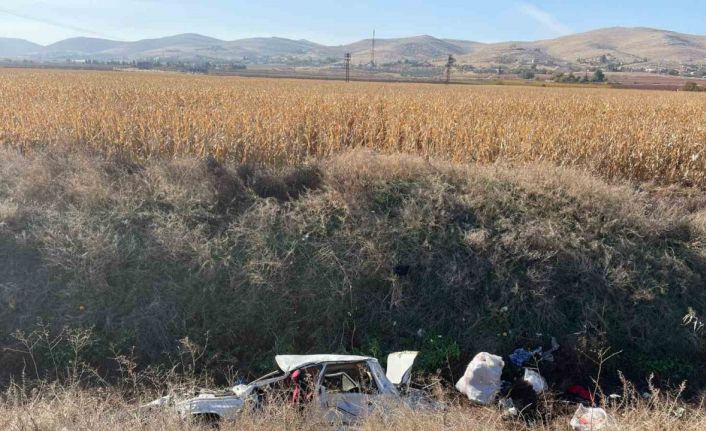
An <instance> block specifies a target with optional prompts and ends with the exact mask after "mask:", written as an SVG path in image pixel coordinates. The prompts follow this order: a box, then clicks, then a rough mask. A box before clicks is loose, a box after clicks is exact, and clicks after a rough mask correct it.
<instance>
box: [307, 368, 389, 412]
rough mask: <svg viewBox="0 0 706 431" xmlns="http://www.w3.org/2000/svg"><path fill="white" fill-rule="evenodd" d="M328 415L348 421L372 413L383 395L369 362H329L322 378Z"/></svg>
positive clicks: (322, 399) (323, 405) (321, 391)
mask: <svg viewBox="0 0 706 431" xmlns="http://www.w3.org/2000/svg"><path fill="white" fill-rule="evenodd" d="M319 382H320V383H319V402H320V405H321V408H322V409H323V410H324V416H325V418H326V419H327V420H328V421H330V422H332V423H343V424H349V423H354V422H356V421H358V420H359V419H361V418H363V417H365V416H367V415H368V414H370V412H371V411H373V409H374V408H375V407H376V406H377V405H378V404H379V400H380V398H381V396H382V395H383V393H382V391H381V390H380V387H379V385H378V382H377V379H376V376H375V374H374V373H373V370H371V369H370V367H369V366H368V363H367V362H356V363H346V364H326V366H325V367H324V369H323V372H322V373H321V378H320V380H319Z"/></svg>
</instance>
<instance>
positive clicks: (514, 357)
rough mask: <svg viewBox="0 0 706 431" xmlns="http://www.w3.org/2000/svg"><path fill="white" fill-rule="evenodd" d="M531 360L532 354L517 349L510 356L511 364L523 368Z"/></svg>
mask: <svg viewBox="0 0 706 431" xmlns="http://www.w3.org/2000/svg"><path fill="white" fill-rule="evenodd" d="M530 359H532V353H531V352H528V351H527V350H525V349H517V350H515V351H514V352H512V353H511V354H510V362H512V363H513V364H514V365H515V366H517V367H521V366H523V365H524V364H525V363H526V362H528V361H529V360H530Z"/></svg>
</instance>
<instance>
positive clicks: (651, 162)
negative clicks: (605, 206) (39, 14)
mask: <svg viewBox="0 0 706 431" xmlns="http://www.w3.org/2000/svg"><path fill="white" fill-rule="evenodd" d="M0 101H1V102H2V103H1V105H0V144H1V145H5V146H12V147H17V148H21V149H23V150H28V151H32V150H33V149H35V148H38V147H44V146H47V145H48V146H52V145H71V146H81V147H88V148H91V149H97V150H99V151H102V152H118V151H119V152H127V153H129V154H131V155H134V156H137V157H140V158H151V157H155V156H166V157H173V156H184V155H195V156H204V155H208V154H214V155H216V156H217V157H219V158H221V159H228V160H237V161H241V160H248V161H253V162H264V163H272V164H283V163H295V162H300V161H302V160H305V159H308V158H310V157H315V158H320V157H326V156H329V155H332V154H336V153H340V152H342V151H345V150H348V149H351V148H357V147H365V148H370V149H374V150H376V151H379V152H383V153H394V152H404V153H412V154H417V155H422V156H425V157H433V158H440V159H447V160H452V161H458V162H482V163H492V162H495V161H504V162H510V163H516V162H528V161H538V160H541V161H551V162H553V163H556V164H559V165H575V166H580V167H584V168H586V169H588V170H590V171H592V172H594V173H598V174H600V175H602V176H604V177H608V178H623V179H632V180H639V181H655V182H659V183H678V184H688V185H697V186H706V154H703V151H704V146H705V145H706V97H705V96H704V95H702V94H688V93H677V92H674V93H667V92H648V91H628V90H613V89H608V88H606V89H595V88H590V89H589V88H541V87H515V86H512V87H510V86H449V87H445V86H438V85H419V84H373V83H352V84H344V83H342V82H317V81H288V80H265V79H247V78H224V77H196V76H183V75H171V74H158V73H124V72H68V71H36V70H35V71H29V70H0Z"/></svg>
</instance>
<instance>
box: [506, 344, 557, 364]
mask: <svg viewBox="0 0 706 431" xmlns="http://www.w3.org/2000/svg"><path fill="white" fill-rule="evenodd" d="M559 347H560V346H559V343H558V342H557V341H556V338H555V337H552V348H551V349H550V350H547V351H546V352H545V351H544V348H543V347H542V346H539V347H537V348H536V349H534V350H532V351H529V350H527V349H522V348H520V349H515V351H514V352H512V353H511V354H510V362H512V363H513V365H515V366H517V367H522V366H524V365H525V364H527V363H528V362H532V361H533V360H534V361H535V362H541V361H546V362H554V352H556V351H557V350H559Z"/></svg>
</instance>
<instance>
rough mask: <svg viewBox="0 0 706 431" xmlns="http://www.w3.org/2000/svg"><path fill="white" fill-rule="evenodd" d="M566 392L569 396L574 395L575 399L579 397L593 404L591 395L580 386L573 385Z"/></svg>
mask: <svg viewBox="0 0 706 431" xmlns="http://www.w3.org/2000/svg"><path fill="white" fill-rule="evenodd" d="M566 392H568V393H570V394H571V395H576V396H577V397H581V398H583V399H584V400H586V401H590V402H591V403H593V394H592V393H591V392H590V391H589V390H588V389H586V388H584V387H583V386H580V385H573V386H571V387H570V388H569V389H567V390H566Z"/></svg>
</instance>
